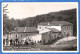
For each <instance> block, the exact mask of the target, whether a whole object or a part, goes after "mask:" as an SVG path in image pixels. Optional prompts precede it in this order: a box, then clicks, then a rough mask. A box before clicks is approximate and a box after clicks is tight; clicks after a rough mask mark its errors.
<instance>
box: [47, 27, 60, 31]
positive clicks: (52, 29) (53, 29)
mask: <svg viewBox="0 0 80 54" xmlns="http://www.w3.org/2000/svg"><path fill="white" fill-rule="evenodd" d="M48 29H50V30H51V31H52V32H60V31H59V30H57V29H55V28H48Z"/></svg>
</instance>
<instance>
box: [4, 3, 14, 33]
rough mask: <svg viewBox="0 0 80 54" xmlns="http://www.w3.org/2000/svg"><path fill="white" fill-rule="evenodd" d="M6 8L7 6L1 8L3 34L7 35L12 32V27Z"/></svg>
mask: <svg viewBox="0 0 80 54" xmlns="http://www.w3.org/2000/svg"><path fill="white" fill-rule="evenodd" d="M7 6H8V4H7V5H5V6H4V7H3V34H7V33H9V32H11V31H12V30H13V25H12V23H11V21H10V19H9V17H8V15H7V13H9V12H7V10H8V9H7Z"/></svg>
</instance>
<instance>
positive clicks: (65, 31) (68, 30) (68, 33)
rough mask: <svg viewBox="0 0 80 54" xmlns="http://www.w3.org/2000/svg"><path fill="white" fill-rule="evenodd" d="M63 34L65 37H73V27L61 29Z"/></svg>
mask: <svg viewBox="0 0 80 54" xmlns="http://www.w3.org/2000/svg"><path fill="white" fill-rule="evenodd" d="M61 28H62V30H61V32H62V34H63V36H72V35H73V26H72V25H67V26H62V27H61Z"/></svg>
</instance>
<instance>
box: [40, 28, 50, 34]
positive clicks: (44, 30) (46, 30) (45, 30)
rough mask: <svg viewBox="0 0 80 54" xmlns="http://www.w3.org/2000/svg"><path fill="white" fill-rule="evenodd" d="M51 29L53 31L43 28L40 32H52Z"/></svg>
mask: <svg viewBox="0 0 80 54" xmlns="http://www.w3.org/2000/svg"><path fill="white" fill-rule="evenodd" d="M50 31H51V30H50V29H43V30H41V31H40V32H39V33H40V34H41V33H46V32H50Z"/></svg>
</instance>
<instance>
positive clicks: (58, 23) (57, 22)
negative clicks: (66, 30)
mask: <svg viewBox="0 0 80 54" xmlns="http://www.w3.org/2000/svg"><path fill="white" fill-rule="evenodd" d="M39 25H43V26H44V25H46V26H48V25H50V26H63V25H72V24H71V23H69V22H67V21H52V22H41V23H39Z"/></svg>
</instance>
